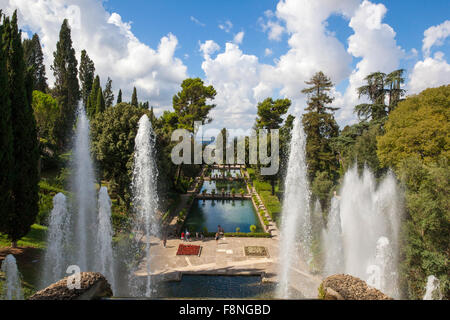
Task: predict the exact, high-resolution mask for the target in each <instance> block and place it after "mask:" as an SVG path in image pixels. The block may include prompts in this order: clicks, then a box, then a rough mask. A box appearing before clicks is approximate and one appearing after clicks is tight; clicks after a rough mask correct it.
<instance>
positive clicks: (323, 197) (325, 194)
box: [311, 171, 334, 208]
mask: <svg viewBox="0 0 450 320" xmlns="http://www.w3.org/2000/svg"><path fill="white" fill-rule="evenodd" d="M333 186H334V182H333V180H332V179H331V178H330V175H329V173H328V172H326V171H322V172H320V171H318V172H317V173H316V177H315V178H314V181H313V182H312V184H311V192H312V193H313V194H314V195H315V196H316V197H317V198H318V199H319V201H320V205H321V207H322V208H328V199H329V198H330V192H331V190H332V189H333Z"/></svg>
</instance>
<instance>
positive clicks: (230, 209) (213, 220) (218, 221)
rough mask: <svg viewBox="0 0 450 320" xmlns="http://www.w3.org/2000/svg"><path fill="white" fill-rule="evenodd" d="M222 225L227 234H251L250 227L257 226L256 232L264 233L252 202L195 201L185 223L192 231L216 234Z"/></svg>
mask: <svg viewBox="0 0 450 320" xmlns="http://www.w3.org/2000/svg"><path fill="white" fill-rule="evenodd" d="M218 225H220V226H221V227H222V228H224V229H225V232H235V231H236V228H237V227H239V228H240V229H241V230H240V232H250V226H251V225H255V226H256V228H257V230H256V232H262V231H263V230H262V227H261V224H260V223H259V219H258V217H257V216H256V213H255V210H254V208H253V204H252V202H251V201H250V200H214V201H213V200H205V201H204V200H195V201H194V203H193V205H192V208H191V210H190V212H189V215H188V217H187V219H186V222H185V228H189V229H192V231H194V232H196V231H199V232H201V231H203V228H204V227H206V228H208V231H209V232H216V231H217V226H218Z"/></svg>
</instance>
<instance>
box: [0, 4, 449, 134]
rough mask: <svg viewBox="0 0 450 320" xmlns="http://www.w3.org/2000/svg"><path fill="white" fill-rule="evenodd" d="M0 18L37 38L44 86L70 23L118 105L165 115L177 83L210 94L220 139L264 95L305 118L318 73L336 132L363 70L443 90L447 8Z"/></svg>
mask: <svg viewBox="0 0 450 320" xmlns="http://www.w3.org/2000/svg"><path fill="white" fill-rule="evenodd" d="M0 8H4V9H5V12H7V13H12V11H13V10H15V9H17V10H18V12H19V25H20V27H21V28H22V30H24V31H25V32H26V33H27V34H28V36H31V34H32V33H34V32H36V33H38V34H39V36H40V38H41V44H42V46H43V51H44V62H45V64H46V67H47V76H48V77H49V82H50V84H52V82H53V80H54V78H53V75H52V73H51V71H50V65H51V63H52V60H53V52H54V50H55V47H56V43H57V41H58V34H59V29H60V26H61V23H62V20H63V19H64V18H67V19H68V20H69V23H70V24H71V27H72V40H73V45H74V48H75V50H76V52H77V55H78V56H79V55H80V53H81V50H83V49H86V50H87V52H88V54H89V56H90V57H91V58H92V59H93V61H94V63H95V67H96V72H97V73H98V74H99V75H100V78H101V82H102V84H103V85H104V83H105V82H106V79H107V78H108V77H111V79H112V80H113V90H114V91H115V93H117V92H118V90H119V88H120V89H122V91H123V96H124V99H125V100H126V99H129V98H130V97H131V93H132V91H133V87H136V88H137V91H138V97H139V99H140V100H141V101H147V100H148V101H150V104H151V105H152V106H154V107H155V111H156V113H157V114H161V113H162V112H163V111H164V110H170V109H171V104H172V97H173V95H174V94H175V93H176V92H177V91H179V90H180V84H181V82H182V81H183V80H184V79H185V78H187V77H200V78H202V79H203V80H204V81H205V83H206V84H211V85H213V86H214V87H215V88H216V90H217V96H216V99H215V101H214V103H215V104H216V105H217V107H216V108H215V109H214V111H213V113H212V117H213V118H214V119H215V120H214V124H213V126H214V127H215V128H217V129H219V128H222V127H227V128H231V129H232V128H234V129H242V130H246V129H249V128H251V127H252V125H253V122H254V119H255V116H256V110H257V109H256V108H257V104H258V102H260V101H262V100H264V99H265V98H267V97H274V98H278V97H283V98H284V97H286V98H289V99H291V100H292V102H293V105H292V107H291V109H290V111H289V112H290V113H292V114H294V115H301V114H302V112H303V110H304V108H305V106H306V103H307V97H305V96H304V95H302V94H301V90H302V89H303V88H305V86H306V85H305V81H306V80H308V79H310V77H311V76H312V75H313V74H314V73H315V72H317V71H323V72H325V74H327V75H328V76H329V77H330V78H331V79H332V80H333V82H334V83H335V85H336V91H334V92H333V96H334V97H335V101H334V106H335V107H338V108H340V110H339V111H337V112H336V119H337V121H338V123H339V124H340V126H341V127H343V126H345V125H347V124H351V123H354V122H355V121H356V120H357V119H356V117H355V115H354V113H353V108H354V106H355V105H356V104H359V103H361V101H360V100H359V99H358V97H357V95H356V88H358V86H361V85H362V84H363V83H364V77H365V76H367V75H368V74H369V73H371V72H375V71H383V72H386V73H388V72H391V71H393V70H396V69H399V68H404V69H406V72H407V73H406V81H405V88H406V89H407V90H408V93H409V94H415V93H419V92H420V91H422V90H424V89H425V88H428V87H435V86H439V85H443V84H448V83H450V64H449V63H448V58H449V55H450V50H449V47H450V41H449V38H450V15H449V13H450V5H449V1H448V0H432V1H429V0H428V1H426V0H408V1H406V0H390V1H386V0H385V1H377V0H372V1H369V0H272V1H269V0H241V1H237V0H228V1H211V0H183V1H180V0H158V1H156V0H132V1H124V0H108V1H103V0H35V1H22V0H0ZM220 26H222V28H220ZM425 32H426V34H424V33H425ZM238 33H242V34H241V38H240V39H238V37H237V38H236V39H235V36H236V35H237V34H238ZM24 36H27V35H26V34H24ZM242 36H243V37H242ZM200 48H202V51H200Z"/></svg>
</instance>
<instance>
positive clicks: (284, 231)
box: [277, 117, 311, 299]
mask: <svg viewBox="0 0 450 320" xmlns="http://www.w3.org/2000/svg"><path fill="white" fill-rule="evenodd" d="M305 150H306V135H305V132H304V130H303V126H302V122H301V119H300V118H298V117H297V118H296V120H295V121H294V128H293V130H292V138H291V145H290V154H289V163H288V169H287V173H286V181H285V189H284V190H285V195H284V201H283V211H282V220H281V230H280V255H279V268H280V269H279V273H278V277H279V280H278V281H279V282H278V293H277V294H278V297H280V298H284V299H288V298H289V297H290V294H289V284H290V276H291V268H293V267H294V266H295V267H297V266H298V265H299V262H300V260H303V261H304V262H308V261H309V260H310V259H311V253H310V245H311V219H310V210H309V199H310V193H309V185H308V178H307V167H306V151H305Z"/></svg>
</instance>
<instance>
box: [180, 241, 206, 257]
mask: <svg viewBox="0 0 450 320" xmlns="http://www.w3.org/2000/svg"><path fill="white" fill-rule="evenodd" d="M200 248H201V247H200V246H194V245H190V244H188V245H186V244H180V245H179V246H178V251H177V256H198V255H200Z"/></svg>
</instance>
